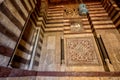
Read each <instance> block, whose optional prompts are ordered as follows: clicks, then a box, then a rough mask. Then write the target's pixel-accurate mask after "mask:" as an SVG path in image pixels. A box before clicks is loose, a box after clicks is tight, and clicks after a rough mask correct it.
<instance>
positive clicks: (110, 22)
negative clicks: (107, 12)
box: [92, 20, 113, 25]
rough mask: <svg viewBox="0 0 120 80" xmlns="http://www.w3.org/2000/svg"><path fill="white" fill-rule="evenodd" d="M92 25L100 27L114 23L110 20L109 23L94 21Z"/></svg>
mask: <svg viewBox="0 0 120 80" xmlns="http://www.w3.org/2000/svg"><path fill="white" fill-rule="evenodd" d="M92 23H93V24H94V25H95V24H97V25H100V24H103V25H104V24H113V22H112V21H111V20H109V21H92Z"/></svg>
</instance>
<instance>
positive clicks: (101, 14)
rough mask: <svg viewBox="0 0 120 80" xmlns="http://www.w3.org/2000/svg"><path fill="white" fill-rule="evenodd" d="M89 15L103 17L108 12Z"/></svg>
mask: <svg viewBox="0 0 120 80" xmlns="http://www.w3.org/2000/svg"><path fill="white" fill-rule="evenodd" d="M89 15H90V17H98V16H99V17H101V16H102V17H104V16H108V14H107V13H100V14H99V13H98V14H89Z"/></svg>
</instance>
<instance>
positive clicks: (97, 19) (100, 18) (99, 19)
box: [91, 16, 110, 21]
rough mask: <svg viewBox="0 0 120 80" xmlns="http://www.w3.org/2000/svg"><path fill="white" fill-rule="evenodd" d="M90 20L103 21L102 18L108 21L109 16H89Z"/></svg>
mask: <svg viewBox="0 0 120 80" xmlns="http://www.w3.org/2000/svg"><path fill="white" fill-rule="evenodd" d="M91 20H92V21H103V20H106V21H109V20H110V18H109V17H107V16H106V17H101V16H100V17H91Z"/></svg>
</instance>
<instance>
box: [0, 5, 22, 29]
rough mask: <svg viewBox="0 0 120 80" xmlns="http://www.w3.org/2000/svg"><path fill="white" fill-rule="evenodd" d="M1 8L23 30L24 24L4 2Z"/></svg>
mask: <svg viewBox="0 0 120 80" xmlns="http://www.w3.org/2000/svg"><path fill="white" fill-rule="evenodd" d="M0 10H1V11H2V12H3V13H4V14H5V15H6V16H7V17H8V18H9V19H10V20H11V21H12V22H13V23H14V24H15V25H16V26H17V27H18V28H19V29H20V30H22V28H23V25H22V23H20V22H19V21H18V19H16V17H15V16H13V14H12V13H11V11H10V10H9V9H8V8H7V7H6V6H5V4H4V3H2V4H0Z"/></svg>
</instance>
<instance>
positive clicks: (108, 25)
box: [93, 24, 115, 29]
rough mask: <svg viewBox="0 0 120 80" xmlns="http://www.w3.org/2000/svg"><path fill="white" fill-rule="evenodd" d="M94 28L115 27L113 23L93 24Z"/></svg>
mask: <svg viewBox="0 0 120 80" xmlns="http://www.w3.org/2000/svg"><path fill="white" fill-rule="evenodd" d="M93 26H94V28H95V29H104V28H108V29H109V28H115V25H113V24H103V25H93Z"/></svg>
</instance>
